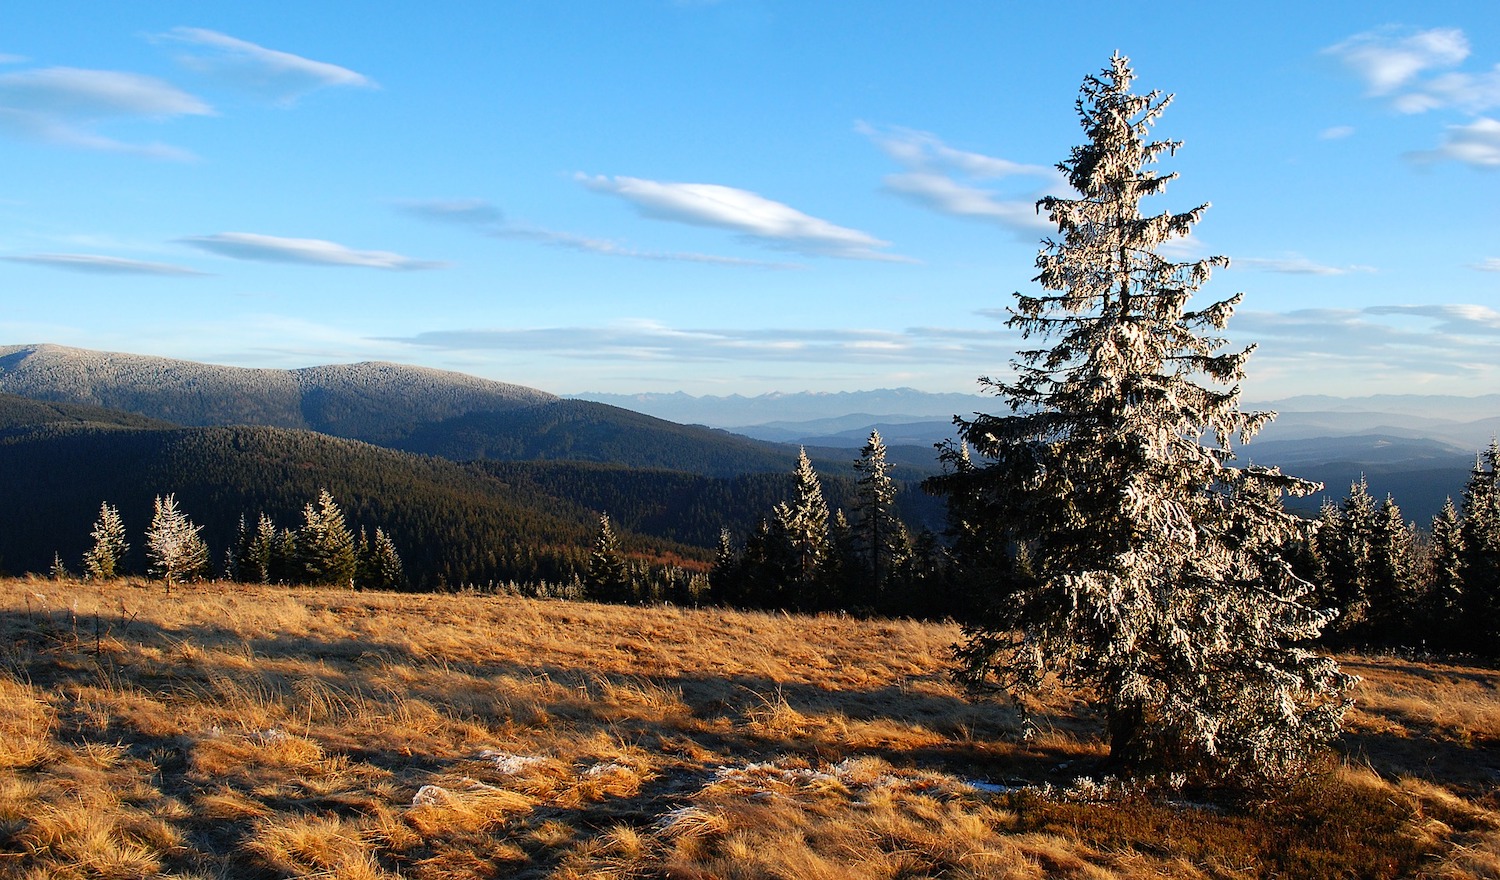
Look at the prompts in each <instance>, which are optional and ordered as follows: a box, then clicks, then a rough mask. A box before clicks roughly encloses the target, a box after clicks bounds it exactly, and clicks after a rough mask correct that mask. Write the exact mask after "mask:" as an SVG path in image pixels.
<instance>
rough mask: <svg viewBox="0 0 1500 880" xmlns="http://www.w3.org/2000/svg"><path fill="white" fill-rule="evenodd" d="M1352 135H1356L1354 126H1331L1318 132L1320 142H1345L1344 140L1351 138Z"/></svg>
mask: <svg viewBox="0 0 1500 880" xmlns="http://www.w3.org/2000/svg"><path fill="white" fill-rule="evenodd" d="M1352 134H1354V126H1352V125H1330V126H1329V127H1327V128H1325V129H1323V130H1322V131H1320V132H1318V140H1320V141H1337V140H1343V139H1344V138H1346V137H1349V136H1350V135H1352Z"/></svg>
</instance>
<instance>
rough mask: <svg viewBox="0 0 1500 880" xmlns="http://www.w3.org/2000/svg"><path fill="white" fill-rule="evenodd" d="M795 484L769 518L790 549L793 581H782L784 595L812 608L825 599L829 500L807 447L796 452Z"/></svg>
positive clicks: (800, 605) (788, 599)
mask: <svg viewBox="0 0 1500 880" xmlns="http://www.w3.org/2000/svg"><path fill="white" fill-rule="evenodd" d="M793 476H794V478H795V479H796V481H797V482H796V485H795V486H794V487H793V493H792V499H791V500H790V501H783V502H781V503H779V504H777V505H776V507H775V508H774V509H773V510H772V521H773V523H774V524H775V528H776V530H777V531H778V532H779V533H780V534H781V536H782V539H783V540H784V541H785V542H786V545H787V547H788V548H789V550H790V552H791V556H792V559H791V562H792V571H790V572H789V573H788V574H790V575H791V577H792V578H793V579H794V580H795V583H792V584H785V585H783V589H784V590H785V595H784V599H785V601H787V602H788V603H790V604H791V605H793V606H795V607H798V608H813V607H817V606H819V605H821V604H823V603H824V599H826V598H827V597H826V596H823V595H819V594H820V593H823V592H825V591H824V590H822V589H821V588H822V585H823V575H824V567H825V563H826V562H827V558H828V502H827V501H825V500H824V498H823V484H822V482H821V481H819V480H818V474H817V472H816V471H814V470H813V466H812V462H811V461H809V460H808V458H807V450H806V449H801V450H799V451H798V453H797V469H796V471H795V472H794V474H793Z"/></svg>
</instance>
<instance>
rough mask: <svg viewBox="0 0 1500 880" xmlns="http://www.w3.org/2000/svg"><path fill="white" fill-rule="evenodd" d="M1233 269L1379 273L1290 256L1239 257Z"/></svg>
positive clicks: (1293, 273) (1362, 268)
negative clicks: (1273, 257)
mask: <svg viewBox="0 0 1500 880" xmlns="http://www.w3.org/2000/svg"><path fill="white" fill-rule="evenodd" d="M1230 266H1231V267H1232V268H1244V267H1248V268H1251V269H1260V270H1262V271H1265V272H1281V273H1283V274H1287V275H1350V274H1354V273H1371V272H1375V271H1377V270H1376V269H1375V267H1373V266H1358V265H1354V266H1330V265H1328V264H1326V263H1317V262H1314V261H1312V260H1309V259H1308V258H1306V257H1303V256H1296V255H1293V256H1289V257H1282V258H1280V259H1263V258H1259V257H1238V258H1236V259H1235V260H1234V261H1233V262H1232V263H1230Z"/></svg>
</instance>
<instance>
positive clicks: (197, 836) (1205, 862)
mask: <svg viewBox="0 0 1500 880" xmlns="http://www.w3.org/2000/svg"><path fill="white" fill-rule="evenodd" d="M957 637H958V631H957V628H956V627H954V626H951V625H942V624H930V623H918V622H911V621H890V620H861V619H854V618H848V617H842V616H831V615H829V616H810V617H809V616H790V615H785V614H762V613H746V612H736V611H726V610H718V609H707V610H689V609H681V608H671V607H653V608H626V607H612V606H603V605H593V604H587V603H579V602H546V601H535V600H528V599H521V598H513V597H506V596H487V595H406V594H381V593H356V592H349V591H344V590H333V589H295V588H279V587H261V586H246V585H239V584H205V585H196V586H191V587H183V588H175V589H173V590H172V591H171V593H170V594H168V593H167V592H166V591H165V589H164V588H163V586H162V585H160V584H145V583H138V582H131V581H116V582H108V583H76V582H70V581H52V580H41V579H33V580H9V581H0V877H5V878H10V877H15V878H43V877H47V878H52V877H59V878H72V877H79V878H85V877H87V878H99V877H104V878H116V877H118V878H141V877H181V878H189V877H191V878H277V877H327V878H345V880H367V878H368V880H374V878H396V877H402V878H432V880H438V878H470V877H534V878H651V877H672V878H746V880H749V878H787V880H792V878H812V880H822V878H826V880H834V878H922V877H952V878H1043V877H1067V878H1113V877H1121V878H1137V877H1139V878H1145V877H1152V878H1157V877H1180V878H1272V877H1275V878H1301V877H1305V878H1325V877H1326V878H1335V877H1432V878H1462V877H1500V799H1497V796H1496V788H1497V782H1500V750H1497V747H1500V691H1497V686H1500V673H1497V672H1496V671H1494V670H1492V669H1489V668H1481V667H1477V666H1470V665H1463V664H1457V663H1443V662H1416V661H1412V660H1406V659H1393V658H1367V657H1346V658H1344V662H1345V665H1346V667H1347V668H1349V669H1351V670H1352V671H1354V672H1356V673H1358V674H1359V675H1361V676H1363V679H1364V680H1363V683H1362V684H1361V685H1360V686H1359V689H1358V691H1357V693H1356V698H1357V705H1356V708H1355V710H1354V711H1353V712H1352V714H1351V715H1350V717H1349V719H1348V721H1349V723H1348V725H1347V734H1346V736H1345V738H1344V740H1343V742H1342V743H1341V744H1340V747H1339V750H1338V751H1337V753H1336V754H1333V755H1331V756H1330V757H1329V759H1328V762H1327V766H1326V767H1325V768H1323V770H1322V772H1321V773H1320V774H1319V776H1318V777H1317V778H1316V779H1313V780H1310V781H1309V782H1308V783H1306V784H1305V785H1302V786H1299V787H1297V788H1295V789H1294V790H1290V791H1287V792H1285V793H1284V796H1282V797H1280V798H1278V799H1277V800H1275V801H1274V802H1228V801H1224V800H1215V799H1212V798H1208V797H1206V796H1201V795H1199V796H1195V795H1194V794H1193V793H1190V792H1182V793H1179V794H1177V795H1173V796H1170V797H1164V796H1149V795H1146V794H1142V793H1140V792H1138V791H1131V790H1130V789H1129V788H1128V787H1126V786H1119V785H1110V784H1106V783H1105V782H1104V781H1103V780H1098V779H1092V778H1091V777H1090V776H1089V774H1091V773H1093V772H1095V771H1096V769H1097V765H1098V762H1099V760H1100V759H1101V758H1102V757H1103V755H1104V744H1103V743H1102V741H1101V740H1100V738H1099V727H1100V725H1099V724H1098V719H1097V718H1096V717H1095V716H1094V714H1093V712H1092V709H1091V707H1090V706H1089V705H1088V703H1087V702H1086V701H1083V700H1078V699H1071V698H1063V697H1059V698H1057V699H1055V700H1053V701H1052V702H1049V703H1048V704H1047V705H1045V706H1044V707H1043V708H1042V711H1041V712H1040V714H1039V716H1038V727H1037V733H1036V735H1034V736H1032V737H1030V738H1029V739H1023V738H1022V737H1020V736H1019V733H1020V719H1019V718H1018V716H1017V714H1016V713H1015V712H1014V711H1013V710H1012V709H1011V708H1010V707H1008V706H1006V705H1004V704H1002V703H990V702H976V701H973V700H971V699H969V698H967V697H966V696H965V695H964V694H963V693H962V692H961V691H960V690H958V689H957V688H956V687H955V686H954V685H953V684H952V683H951V682H950V681H949V680H948V677H947V673H948V661H947V652H948V648H949V646H950V645H952V644H953V642H954V641H955V640H956V639H957ZM1080 777H1082V778H1080Z"/></svg>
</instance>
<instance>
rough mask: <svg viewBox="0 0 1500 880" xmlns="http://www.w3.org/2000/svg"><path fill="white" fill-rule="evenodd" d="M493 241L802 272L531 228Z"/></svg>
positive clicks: (507, 231) (502, 233) (511, 230)
mask: <svg viewBox="0 0 1500 880" xmlns="http://www.w3.org/2000/svg"><path fill="white" fill-rule="evenodd" d="M491 234H492V235H494V236H495V237H496V238H510V239H516V240H520V241H535V242H539V243H541V244H545V245H551V246H552V247H560V248H567V249H569V250H575V251H583V252H584V253H590V254H599V255H602V256H607V257H630V258H632V259H636V260H652V261H656V262H680V263H707V264H710V265H716V266H737V267H744V268H752V269H802V268H805V267H804V266H802V265H800V264H798V263H777V262H770V261H767V260H748V259H743V258H741V257H725V256H719V255H717V254H700V253H693V252H691V251H643V250H638V249H636V248H632V247H628V246H626V245H624V244H621V243H620V242H617V241H612V240H610V239H607V238H590V237H588V236H583V235H574V234H573V233H571V232H558V231H555V230H551V229H538V228H536V227H534V226H518V225H509V226H505V227H504V228H501V229H497V230H495V231H494V232H492V233H491Z"/></svg>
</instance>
